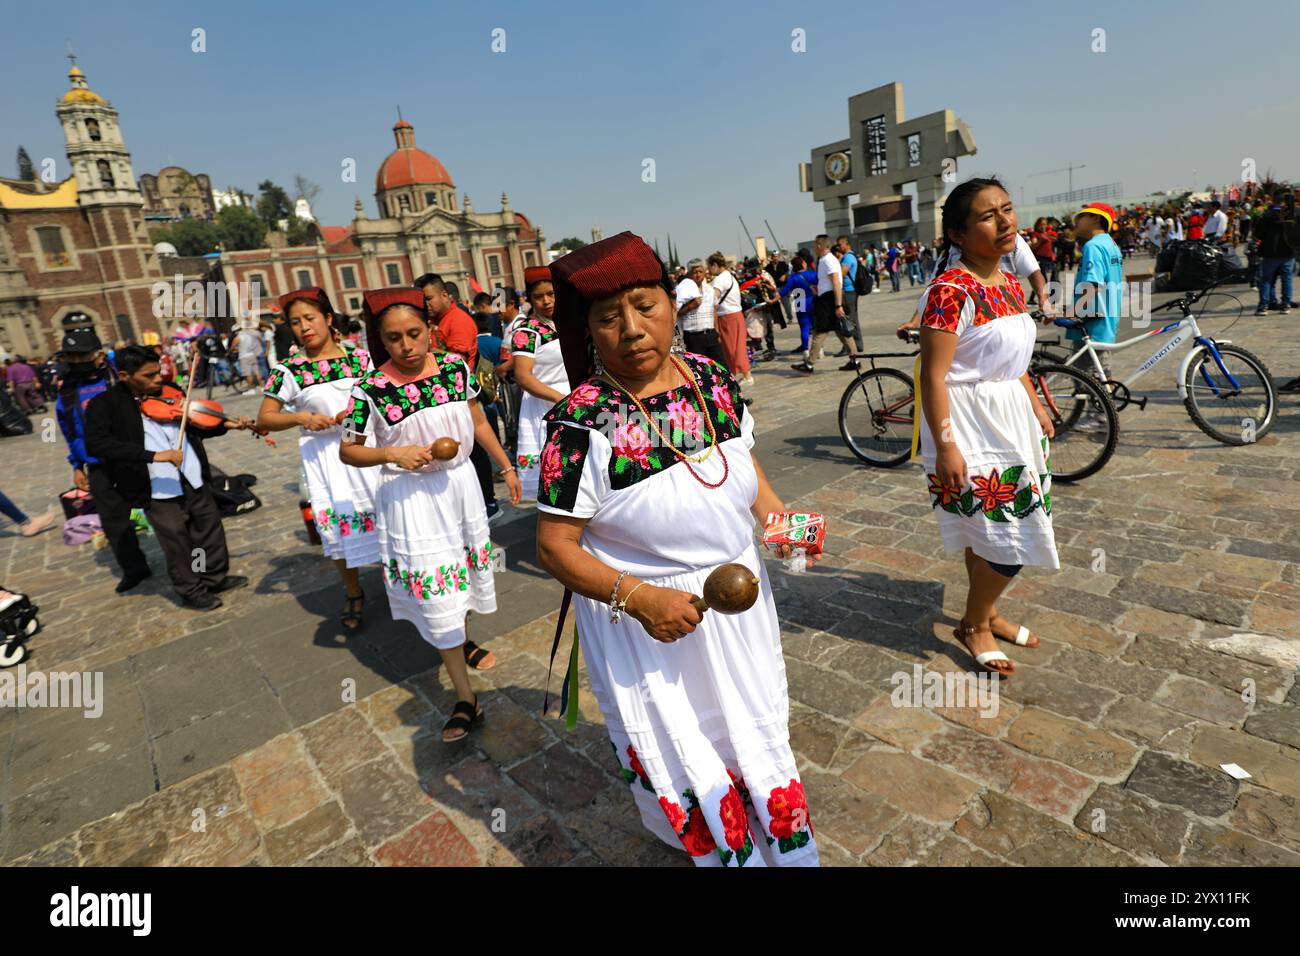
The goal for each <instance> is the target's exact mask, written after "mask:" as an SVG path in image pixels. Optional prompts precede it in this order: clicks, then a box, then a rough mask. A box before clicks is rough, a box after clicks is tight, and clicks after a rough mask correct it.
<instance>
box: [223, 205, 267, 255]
mask: <svg viewBox="0 0 1300 956" xmlns="http://www.w3.org/2000/svg"><path fill="white" fill-rule="evenodd" d="M217 229H218V231H219V232H220V234H221V247H222V248H223V249H225V250H226V251H227V252H239V251H241V250H244V249H261V248H263V247H264V246H265V245H266V223H264V222H263V221H262V220H261V219H260V218H259V217H258V215H257V214H256V213H255V212H253V211H252V210H251V209H246V208H244V207H243V206H227V207H226V208H224V209H222V210H221V212H220V213H218V214H217Z"/></svg>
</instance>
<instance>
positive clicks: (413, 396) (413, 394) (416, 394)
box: [402, 383, 420, 402]
mask: <svg viewBox="0 0 1300 956" xmlns="http://www.w3.org/2000/svg"><path fill="white" fill-rule="evenodd" d="M402 391H403V392H405V393H406V397H407V398H409V399H410V400H411V401H413V402H418V401H419V400H420V390H419V389H418V388H417V387H416V386H415V384H414V383H408V384H406V385H403V386H402Z"/></svg>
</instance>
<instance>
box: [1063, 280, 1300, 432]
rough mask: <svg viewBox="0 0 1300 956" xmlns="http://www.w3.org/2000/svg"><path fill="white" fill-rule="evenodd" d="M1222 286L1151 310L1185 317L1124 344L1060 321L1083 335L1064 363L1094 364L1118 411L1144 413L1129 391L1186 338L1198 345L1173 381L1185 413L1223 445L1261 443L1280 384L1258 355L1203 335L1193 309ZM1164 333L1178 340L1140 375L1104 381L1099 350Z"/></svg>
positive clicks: (1066, 320)
mask: <svg viewBox="0 0 1300 956" xmlns="http://www.w3.org/2000/svg"><path fill="white" fill-rule="evenodd" d="M1218 285H1219V283H1217V282H1216V283H1213V284H1212V285H1209V286H1206V287H1205V288H1204V289H1202V290H1201V291H1200V292H1194V293H1193V292H1189V293H1187V294H1186V295H1183V296H1180V297H1179V298H1177V299H1172V300H1170V301H1169V302H1166V303H1164V304H1163V305H1158V306H1156V307H1155V308H1154V309H1152V310H1151V311H1152V312H1153V313H1155V312H1162V311H1164V310H1166V309H1178V310H1179V311H1180V312H1181V313H1182V317H1181V318H1180V319H1179V320H1178V321H1177V322H1171V323H1169V324H1168V325H1165V326H1162V327H1160V328H1158V329H1153V330H1152V331H1150V332H1143V333H1142V334H1141V335H1136V336H1134V337H1133V338H1131V339H1127V340H1125V341H1123V342H1094V341H1093V340H1092V338H1091V337H1090V336H1089V335H1088V330H1087V326H1086V325H1085V323H1084V322H1083V321H1081V320H1079V319H1069V318H1063V319H1056V320H1055V323H1054V324H1055V325H1057V326H1059V327H1060V328H1066V329H1078V330H1079V332H1080V334H1081V336H1082V340H1081V345H1080V348H1079V349H1078V351H1075V352H1073V353H1072V354H1071V355H1070V356H1069V357H1068V358H1067V359H1066V360H1065V361H1064V362H1061V363H1060V364H1061V365H1062V366H1064V367H1068V368H1073V367H1074V365H1075V364H1076V363H1077V362H1080V361H1087V360H1091V363H1092V372H1093V375H1094V376H1095V377H1096V379H1097V380H1098V381H1101V382H1104V383H1105V386H1106V389H1107V391H1108V392H1109V393H1110V395H1111V396H1112V398H1113V400H1114V404H1115V406H1116V407H1117V408H1118V409H1121V410H1122V409H1124V408H1127V407H1128V405H1129V403H1130V402H1132V403H1133V404H1136V405H1138V407H1139V408H1142V409H1145V408H1146V403H1147V399H1146V398H1145V397H1143V398H1140V399H1135V398H1133V397H1132V393H1131V390H1130V387H1131V386H1132V385H1133V383H1134V382H1136V381H1137V380H1138V379H1140V378H1141V377H1142V376H1143V375H1145V374H1146V373H1147V372H1149V371H1150V370H1151V369H1152V368H1154V367H1155V366H1156V365H1158V364H1160V362H1162V361H1164V359H1165V358H1167V357H1168V356H1169V355H1171V354H1172V353H1173V351H1174V350H1175V349H1176V348H1178V346H1179V345H1181V344H1182V343H1183V342H1184V341H1185V340H1186V339H1188V338H1191V339H1192V340H1193V341H1194V342H1195V343H1196V345H1195V347H1193V348H1192V349H1191V351H1189V352H1188V354H1187V355H1186V356H1185V357H1184V358H1183V363H1182V365H1181V366H1180V367H1179V370H1178V373H1177V377H1176V380H1175V381H1176V384H1177V386H1178V396H1179V398H1181V399H1182V401H1183V405H1184V407H1185V408H1186V409H1187V414H1188V415H1189V416H1190V417H1191V419H1192V421H1193V423H1195V425H1196V427H1197V428H1199V429H1200V430H1201V431H1203V432H1205V434H1207V435H1209V436H1210V437H1211V438H1213V439H1214V440H1215V441H1218V442H1222V443H1223V444H1225V445H1248V444H1251V443H1253V442H1255V441H1258V440H1259V439H1260V438H1263V437H1264V436H1265V435H1267V434H1268V432H1269V431H1270V430H1271V429H1272V427H1273V425H1274V423H1275V422H1276V419H1277V386H1276V384H1275V383H1274V382H1273V376H1272V375H1271V374H1270V373H1269V370H1268V367H1267V366H1266V365H1265V364H1264V363H1263V362H1262V361H1261V360H1260V359H1259V357H1258V356H1256V355H1255V354H1254V353H1252V352H1250V351H1248V350H1247V349H1244V348H1242V347H1241V346H1239V345H1233V344H1231V342H1230V341H1229V340H1227V339H1224V340H1223V341H1221V342H1220V341H1217V340H1215V339H1214V338H1213V337H1212V336H1208V335H1205V334H1203V333H1202V332H1201V328H1200V326H1199V325H1198V324H1197V321H1196V316H1195V315H1193V314H1192V306H1193V305H1195V304H1196V303H1197V302H1199V301H1201V300H1202V299H1203V298H1205V297H1206V296H1208V295H1209V294H1211V292H1212V291H1213V290H1214V288H1215V287H1216V286H1218ZM1166 332H1173V333H1175V334H1174V337H1173V338H1172V339H1170V340H1169V342H1168V343H1166V344H1165V345H1163V346H1161V347H1160V348H1158V349H1156V351H1155V352H1153V353H1152V354H1151V356H1150V357H1149V358H1148V359H1147V360H1146V361H1145V362H1143V363H1142V364H1141V365H1140V366H1138V369H1137V371H1136V372H1134V373H1133V374H1132V375H1130V376H1129V377H1128V378H1126V379H1124V380H1123V381H1117V380H1115V379H1108V378H1107V377H1106V372H1105V370H1104V368H1103V367H1102V364H1101V359H1100V357H1099V356H1098V354H1097V353H1098V352H1119V351H1123V350H1124V349H1127V348H1130V347H1132V346H1134V345H1136V344H1137V343H1139V342H1141V341H1143V340H1144V339H1147V338H1150V337H1152V336H1156V335H1164V334H1165V333H1166ZM1230 359H1231V360H1232V361H1231V362H1230V361H1229V360H1230ZM1230 366H1231V367H1230ZM1239 366H1240V367H1239ZM1216 408H1217V409H1222V410H1224V417H1225V425H1224V426H1223V428H1222V429H1220V428H1218V427H1216V426H1215V425H1212V424H1211V423H1210V420H1209V419H1210V413H1213V412H1214V411H1215V410H1216Z"/></svg>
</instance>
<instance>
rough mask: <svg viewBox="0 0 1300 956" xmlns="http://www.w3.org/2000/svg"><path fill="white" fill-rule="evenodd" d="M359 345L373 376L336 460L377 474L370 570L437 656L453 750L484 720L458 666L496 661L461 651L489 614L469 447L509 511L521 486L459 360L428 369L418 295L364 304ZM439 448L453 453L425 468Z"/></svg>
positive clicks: (480, 513)
mask: <svg viewBox="0 0 1300 956" xmlns="http://www.w3.org/2000/svg"><path fill="white" fill-rule="evenodd" d="M365 315H366V323H367V341H369V343H370V349H371V353H372V355H373V356H374V360H375V361H376V362H379V363H381V364H380V365H379V367H378V369H377V370H375V371H373V372H371V373H370V374H369V375H367V376H365V377H364V378H362V380H361V381H360V382H359V383H357V385H356V387H355V388H354V389H353V390H352V399H353V400H352V404H351V406H350V408H349V410H348V415H347V417H346V418H345V420H344V425H345V432H344V438H343V444H342V446H341V448H340V454H341V456H342V458H343V461H344V462H346V463H347V464H349V465H355V466H357V467H361V468H370V467H376V466H382V467H379V468H378V470H379V471H380V480H379V489H378V493H377V495H376V505H377V508H376V510H377V511H378V527H379V548H380V559H381V561H382V563H383V566H384V583H385V589H386V590H387V593H388V603H389V606H390V608H391V609H392V614H393V618H394V620H399V621H410V622H411V623H412V624H414V625H415V627H416V629H417V630H418V631H419V632H420V636H421V637H423V638H424V639H425V640H426V641H428V642H429V643H430V644H432V645H433V646H434V647H436V648H437V649H438V652H439V653H440V654H441V655H442V660H443V665H444V666H445V667H446V668H447V674H448V676H449V677H450V678H451V682H452V685H453V686H454V687H455V689H456V697H457V702H456V705H455V707H454V708H453V710H452V716H451V719H450V720H448V721H447V724H446V725H445V726H444V728H443V740H444V741H445V742H447V743H451V742H453V741H456V740H463V739H464V738H465V737H466V736H468V735H469V732H470V730H471V729H472V728H473V727H474V725H475V724H477V723H478V722H479V721H481V720H482V717H483V710H482V708H481V707H479V705H478V698H477V697H476V696H475V694H474V692H473V690H472V689H471V688H470V684H469V672H468V670H467V665H469V666H473V667H475V668H478V669H487V668H488V667H491V666H493V665H494V664H495V663H496V660H495V656H494V655H493V654H492V653H491V652H490V651H486V650H484V649H483V648H481V647H478V646H477V645H475V644H474V643H473V642H472V641H469V640H467V638H466V635H465V617H466V614H467V613H468V612H470V611H476V612H478V613H480V614H490V613H491V612H493V611H495V610H496V606H497V604H496V590H495V588H494V587H493V582H492V545H491V542H490V540H489V538H488V525H487V514H486V512H485V510H484V506H483V493H482V491H480V489H479V484H478V479H477V478H476V476H475V474H474V466H473V465H472V464H470V461H469V454H470V451H471V450H472V449H473V447H474V443H475V442H476V441H477V442H479V443H480V444H482V446H483V448H484V449H485V450H486V451H487V453H488V455H489V456H491V457H492V458H493V459H494V460H495V461H496V462H497V463H498V464H499V465H500V466H501V467H502V469H503V471H504V472H505V476H506V486H507V487H508V488H509V489H510V501H511V504H518V503H519V478H518V475H517V474H516V473H515V469H514V467H512V466H511V464H510V459H509V458H508V457H507V456H506V453H505V452H504V451H503V450H502V448H501V445H500V443H499V442H498V441H497V437H496V435H495V434H493V432H492V427H491V426H490V425H489V424H488V421H487V418H486V417H485V416H484V414H483V410H482V409H481V408H479V404H478V401H477V398H476V396H477V395H478V391H479V389H478V383H477V382H476V381H475V379H474V374H473V372H472V371H471V370H470V368H469V365H468V363H467V362H466V361H465V359H464V358H463V357H461V356H459V355H456V354H454V353H445V354H442V355H441V356H437V357H435V356H434V354H433V353H432V352H430V348H429V344H430V343H429V317H428V313H427V312H426V310H425V305H424V294H423V293H422V292H421V291H420V290H419V289H379V290H375V291H369V292H366V293H365ZM440 438H451V439H453V440H454V441H456V442H458V443H459V445H458V447H457V448H456V451H455V454H454V456H453V457H451V458H449V459H443V460H435V459H434V457H433V455H434V451H433V446H434V444H435V443H436V442H437V441H438V439H440Z"/></svg>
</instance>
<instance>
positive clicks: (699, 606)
mask: <svg viewBox="0 0 1300 956" xmlns="http://www.w3.org/2000/svg"><path fill="white" fill-rule="evenodd" d="M757 600H758V576H757V575H756V574H754V572H753V571H751V570H749V568H747V567H745V566H744V565H743V564H721V565H719V566H718V567H716V568H714V569H713V570H712V571H710V572H709V576H708V577H707V578H705V579H704V597H698V598H695V599H694V600H693V601H691V604H692V605H694V607H695V609H696V610H697V611H707V610H709V609H710V608H712V609H713V610H715V611H718V612H720V613H722V614H743V613H744V612H745V611H748V610H749V609H750V608H751V607H753V606H754V602H755V601H757Z"/></svg>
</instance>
